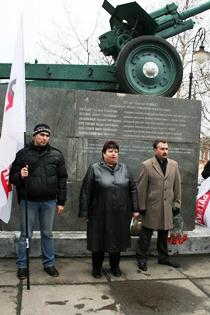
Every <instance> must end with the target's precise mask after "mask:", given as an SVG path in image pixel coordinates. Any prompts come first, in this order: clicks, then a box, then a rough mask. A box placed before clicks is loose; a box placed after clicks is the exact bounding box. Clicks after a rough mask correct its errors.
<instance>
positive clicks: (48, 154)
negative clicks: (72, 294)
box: [9, 124, 67, 279]
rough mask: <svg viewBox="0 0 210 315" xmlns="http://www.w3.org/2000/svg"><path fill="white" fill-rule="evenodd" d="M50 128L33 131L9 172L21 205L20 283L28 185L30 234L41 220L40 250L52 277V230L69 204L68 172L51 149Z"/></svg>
mask: <svg viewBox="0 0 210 315" xmlns="http://www.w3.org/2000/svg"><path fill="white" fill-rule="evenodd" d="M50 133H51V130H50V127H49V126H48V125H46V124H38V125H36V126H35V128H34V132H33V138H34V141H33V142H32V143H30V144H29V145H27V146H26V148H24V149H22V150H20V151H19V152H18V153H17V155H16V158H15V161H14V162H13V164H12V168H11V170H10V177H9V179H10V182H11V183H12V184H14V185H15V186H16V189H17V195H18V202H19V203H20V232H21V234H20V238H19V242H18V250H19V257H18V259H17V267H18V272H17V276H18V278H19V279H25V278H26V277H27V268H26V266H27V259H26V232H25V199H26V196H25V185H27V206H28V234H29V240H31V238H32V235H33V230H34V226H35V222H36V218H37V217H38V218H39V222H40V233H41V250H42V260H43V266H44V270H45V271H46V272H47V273H48V274H49V275H50V276H53V277H57V276H58V271H57V270H56V268H55V255H54V248H53V235H52V229H53V224H54V217H55V212H57V214H59V215H60V214H62V213H63V210H64V204H65V200H66V180H67V171H66V167H65V161H64V157H63V154H62V153H61V151H59V150H58V149H56V148H54V147H52V146H50V144H49V138H50Z"/></svg>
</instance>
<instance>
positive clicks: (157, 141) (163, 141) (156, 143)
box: [153, 139, 167, 149]
mask: <svg viewBox="0 0 210 315" xmlns="http://www.w3.org/2000/svg"><path fill="white" fill-rule="evenodd" d="M160 142H161V143H167V141H166V140H165V139H156V140H155V141H154V142H153V149H157V146H158V144H159V143H160Z"/></svg>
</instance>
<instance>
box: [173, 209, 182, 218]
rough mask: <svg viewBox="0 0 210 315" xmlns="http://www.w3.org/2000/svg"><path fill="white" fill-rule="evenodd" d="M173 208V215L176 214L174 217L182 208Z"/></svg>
mask: <svg viewBox="0 0 210 315" xmlns="http://www.w3.org/2000/svg"><path fill="white" fill-rule="evenodd" d="M172 210H173V216H174V217H175V216H176V215H177V214H179V212H180V209H179V208H177V207H174V208H173V209H172Z"/></svg>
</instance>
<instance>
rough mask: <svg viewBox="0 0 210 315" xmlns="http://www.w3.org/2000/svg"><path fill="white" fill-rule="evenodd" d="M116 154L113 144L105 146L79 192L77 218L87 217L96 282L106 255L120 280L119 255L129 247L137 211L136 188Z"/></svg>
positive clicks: (88, 242) (116, 149)
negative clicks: (131, 221) (131, 226)
mask: <svg viewBox="0 0 210 315" xmlns="http://www.w3.org/2000/svg"><path fill="white" fill-rule="evenodd" d="M118 154H119V145H118V144H117V143H116V142H115V141H107V142H105V144H104V146H103V149H102V160H101V161H99V162H97V163H94V164H92V165H91V166H90V167H89V168H88V170H87V173H86V175H85V177H84V179H83V183H82V186H81V191H80V200H79V201H80V207H79V216H80V217H87V248H88V249H89V250H90V251H92V268H93V269H92V274H93V276H94V277H96V278H100V277H101V270H102V264H103V260H104V253H105V252H108V253H109V262H110V267H111V273H112V274H113V275H114V276H117V277H119V276H121V270H120V267H119V263H120V252H121V251H125V250H126V248H128V247H130V219H131V214H132V212H136V211H138V202H137V188H136V184H135V182H134V180H133V178H132V175H131V173H130V171H129V169H128V168H127V166H126V165H125V164H124V163H119V162H118Z"/></svg>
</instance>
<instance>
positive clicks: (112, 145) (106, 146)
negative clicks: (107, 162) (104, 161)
mask: <svg viewBox="0 0 210 315" xmlns="http://www.w3.org/2000/svg"><path fill="white" fill-rule="evenodd" d="M108 149H117V150H118V152H119V144H118V143H117V142H116V141H114V140H108V141H106V142H105V143H104V146H103V149H102V153H105V152H106V150H108Z"/></svg>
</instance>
